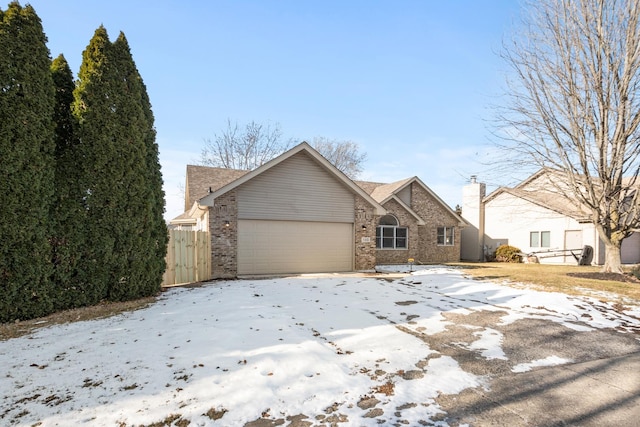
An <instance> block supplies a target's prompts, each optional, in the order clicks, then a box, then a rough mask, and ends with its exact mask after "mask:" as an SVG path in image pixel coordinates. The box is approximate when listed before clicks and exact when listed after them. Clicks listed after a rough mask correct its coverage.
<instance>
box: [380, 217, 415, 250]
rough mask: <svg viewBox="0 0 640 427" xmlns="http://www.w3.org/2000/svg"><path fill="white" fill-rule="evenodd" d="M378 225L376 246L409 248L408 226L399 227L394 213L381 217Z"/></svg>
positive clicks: (381, 247)
mask: <svg viewBox="0 0 640 427" xmlns="http://www.w3.org/2000/svg"><path fill="white" fill-rule="evenodd" d="M379 224H380V225H378V227H376V248H378V249H407V227H398V220H397V219H396V217H394V216H393V215H385V216H383V217H382V218H380V222H379Z"/></svg>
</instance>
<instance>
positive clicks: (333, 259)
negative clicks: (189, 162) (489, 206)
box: [171, 143, 465, 278]
mask: <svg viewBox="0 0 640 427" xmlns="http://www.w3.org/2000/svg"><path fill="white" fill-rule="evenodd" d="M185 199H186V200H185V213H184V214H182V215H181V216H179V217H177V218H175V219H174V220H172V221H171V224H172V225H173V226H177V227H183V226H184V227H187V226H189V227H192V228H198V227H199V228H201V229H202V228H204V227H205V226H206V228H208V230H209V232H210V236H211V252H212V253H211V271H212V278H235V277H238V276H250V275H280V274H298V273H319V272H343V271H359V270H373V269H374V268H375V266H376V264H386V263H394V264H396V263H403V264H404V263H407V261H408V259H409V258H414V259H415V261H416V262H445V261H457V260H459V258H460V231H459V229H460V227H461V226H463V225H464V224H465V223H464V221H463V220H462V219H461V218H460V217H459V216H458V215H457V214H456V213H455V212H454V211H452V210H451V209H450V208H449V207H448V206H447V205H446V204H444V203H443V202H442V201H441V200H440V199H439V198H438V197H437V196H436V195H435V194H434V193H433V192H432V191H431V190H430V189H429V188H428V187H427V186H426V185H424V183H422V182H421V181H420V180H419V179H417V178H411V179H407V180H404V181H401V182H399V183H394V184H376V183H360V185H358V184H357V183H355V182H354V181H352V180H350V179H349V178H348V177H346V176H345V175H344V174H343V173H342V172H340V171H339V170H337V169H336V168H335V167H334V166H333V165H331V164H330V163H329V162H328V161H327V160H326V159H325V158H324V157H322V156H321V155H320V154H319V153H318V152H317V151H315V150H314V149H313V148H311V147H310V146H309V145H308V144H306V143H302V144H300V145H298V146H296V147H294V148H292V149H291V150H289V151H287V152H286V153H284V154H282V155H281V156H279V157H277V158H275V159H273V160H271V161H270V162H267V163H265V164H264V165H262V166H261V167H259V168H257V169H255V170H253V171H233V170H229V169H221V168H207V167H203V166H188V167H187V186H186V194H185Z"/></svg>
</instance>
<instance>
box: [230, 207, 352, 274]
mask: <svg viewBox="0 0 640 427" xmlns="http://www.w3.org/2000/svg"><path fill="white" fill-rule="evenodd" d="M353 239H354V237H353V224H350V223H333V222H306V221H267V220H249V219H245V220H240V221H238V274H239V275H250V274H284V273H321V272H334V271H351V270H353V247H354V241H353Z"/></svg>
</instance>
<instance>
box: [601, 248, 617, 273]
mask: <svg viewBox="0 0 640 427" xmlns="http://www.w3.org/2000/svg"><path fill="white" fill-rule="evenodd" d="M621 245H622V241H620V242H617V243H614V242H605V261H604V266H603V267H602V272H604V273H622V260H621V258H620V246H621Z"/></svg>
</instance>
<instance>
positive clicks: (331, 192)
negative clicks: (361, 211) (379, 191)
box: [237, 153, 355, 223]
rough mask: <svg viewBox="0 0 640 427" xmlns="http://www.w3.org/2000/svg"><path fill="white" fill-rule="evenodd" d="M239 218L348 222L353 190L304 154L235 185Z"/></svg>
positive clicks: (353, 199) (351, 218)
mask: <svg viewBox="0 0 640 427" xmlns="http://www.w3.org/2000/svg"><path fill="white" fill-rule="evenodd" d="M237 191H238V199H237V200H238V219H266V220H295V221H323V222H350V223H352V222H353V221H354V209H355V208H354V206H355V198H354V195H353V193H352V192H351V191H350V190H348V189H347V188H346V187H345V186H344V185H343V184H342V183H340V182H339V181H338V180H337V179H335V178H334V177H333V176H331V175H330V174H329V173H328V172H327V171H326V170H325V169H323V168H322V167H321V166H320V165H318V164H317V163H316V162H315V161H314V160H312V159H311V158H310V157H309V156H308V155H306V154H304V153H299V154H296V155H295V156H293V157H290V158H289V159H286V160H285V161H283V162H282V163H280V164H279V165H276V166H274V167H273V168H271V169H269V170H267V171H265V172H263V173H262V174H260V175H258V176H256V177H255V178H254V179H252V180H250V181H248V182H246V183H245V184H243V185H241V186H240V187H238V190H237Z"/></svg>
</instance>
